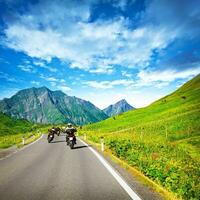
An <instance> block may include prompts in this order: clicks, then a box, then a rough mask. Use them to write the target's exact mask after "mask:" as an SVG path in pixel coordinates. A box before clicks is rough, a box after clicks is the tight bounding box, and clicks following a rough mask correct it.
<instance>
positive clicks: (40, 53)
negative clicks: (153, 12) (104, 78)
mask: <svg viewBox="0 0 200 200" xmlns="http://www.w3.org/2000/svg"><path fill="white" fill-rule="evenodd" d="M92 3H93V2H92V1H91V2H90V3H88V4H83V5H82V4H81V5H80V7H78V6H77V5H74V4H73V3H70V5H69V7H68V8H67V7H66V6H65V7H63V4H62V1H61V3H59V4H58V3H57V2H51V3H50V5H48V12H44V10H46V9H45V6H47V4H46V3H41V2H40V3H39V4H35V6H33V7H32V9H31V10H30V12H29V13H23V14H21V15H18V18H17V21H16V22H15V23H9V24H8V25H7V28H6V29H5V30H4V33H5V38H4V45H6V46H8V47H9V48H12V49H14V50H16V51H21V52H24V53H26V54H27V55H29V56H30V57H34V58H38V59H42V60H46V61H48V62H49V61H50V60H51V59H52V58H58V59H60V60H62V61H67V62H69V63H70V67H71V68H79V69H82V70H86V71H89V72H91V73H109V74H111V73H112V72H113V66H114V65H121V66H124V67H130V68H135V67H140V68H144V67H146V66H147V65H148V64H149V61H150V60H151V56H152V55H153V53H154V51H155V50H161V49H164V48H166V47H167V46H168V45H169V44H170V43H171V42H173V41H174V39H175V38H177V37H178V31H177V30H173V29H171V30H169V29H168V28H166V27H165V26H154V25H152V24H148V23H146V24H143V25H142V24H141V25H140V26H138V27H137V28H136V29H132V28H130V26H131V23H132V22H131V21H130V20H129V19H128V18H126V19H125V18H124V17H122V16H119V17H115V18H113V19H112V20H110V19H109V20H102V19H98V20H96V21H94V22H88V19H89V16H90V15H91V13H90V12H91V11H90V6H91V4H92ZM121 3H122V4H124V5H126V1H120V4H121ZM70 9H72V10H70ZM50 11H51V12H50ZM39 12H41V14H40V15H38V13H39ZM54 13H57V15H55V14H54ZM41 26H42V28H41ZM49 41H51V42H49ZM44 47H45V48H44ZM40 66H41V67H44V66H43V65H40ZM45 68H46V67H45ZM49 70H53V69H52V68H49Z"/></svg>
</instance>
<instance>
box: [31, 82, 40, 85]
mask: <svg viewBox="0 0 200 200" xmlns="http://www.w3.org/2000/svg"><path fill="white" fill-rule="evenodd" d="M31 84H33V85H37V86H39V85H40V82H39V81H31Z"/></svg>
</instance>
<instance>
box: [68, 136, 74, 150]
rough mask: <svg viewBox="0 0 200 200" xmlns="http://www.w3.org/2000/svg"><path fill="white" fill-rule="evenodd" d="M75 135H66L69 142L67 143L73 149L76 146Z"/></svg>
mask: <svg viewBox="0 0 200 200" xmlns="http://www.w3.org/2000/svg"><path fill="white" fill-rule="evenodd" d="M74 137H75V136H74V135H69V136H67V137H66V142H67V145H68V146H69V147H70V148H71V149H73V148H74V145H75V138H74Z"/></svg>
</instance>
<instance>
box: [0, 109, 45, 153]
mask: <svg viewBox="0 0 200 200" xmlns="http://www.w3.org/2000/svg"><path fill="white" fill-rule="evenodd" d="M43 128H45V125H39V124H38V125H37V124H33V123H31V122H29V121H27V120H23V119H15V118H11V117H10V116H8V115H6V114H4V113H1V112H0V149H1V148H7V147H10V146H13V145H18V144H19V143H21V141H22V137H24V138H25V139H26V138H30V137H31V136H33V135H34V137H35V136H36V137H39V135H40V134H39V133H38V132H37V131H38V130H39V129H40V130H41V129H43ZM35 139H36V138H35Z"/></svg>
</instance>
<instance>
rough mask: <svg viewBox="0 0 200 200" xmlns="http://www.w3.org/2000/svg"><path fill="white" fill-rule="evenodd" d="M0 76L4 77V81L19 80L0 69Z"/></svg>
mask: <svg viewBox="0 0 200 200" xmlns="http://www.w3.org/2000/svg"><path fill="white" fill-rule="evenodd" d="M0 78H1V79H5V80H6V81H9V82H19V81H20V80H19V79H16V78H15V77H12V76H10V75H9V74H7V73H4V72H1V71H0Z"/></svg>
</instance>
